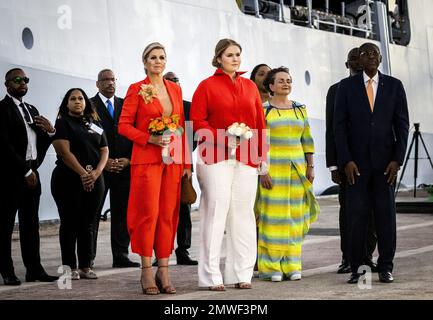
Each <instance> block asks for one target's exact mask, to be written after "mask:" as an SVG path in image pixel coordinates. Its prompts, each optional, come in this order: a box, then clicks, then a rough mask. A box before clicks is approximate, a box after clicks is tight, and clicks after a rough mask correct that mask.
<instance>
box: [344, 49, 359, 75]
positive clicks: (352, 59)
mask: <svg viewBox="0 0 433 320" xmlns="http://www.w3.org/2000/svg"><path fill="white" fill-rule="evenodd" d="M346 68H347V69H349V72H350V75H351V76H353V75H355V74H357V73H359V72H362V66H361V64H360V63H359V48H358V47H356V48H353V49H351V50H350V51H349V53H348V54H347V61H346Z"/></svg>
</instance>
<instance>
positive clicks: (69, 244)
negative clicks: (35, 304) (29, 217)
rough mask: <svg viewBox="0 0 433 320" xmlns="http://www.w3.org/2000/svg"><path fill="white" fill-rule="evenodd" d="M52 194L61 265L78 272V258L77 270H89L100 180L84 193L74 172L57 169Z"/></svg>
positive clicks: (101, 183)
mask: <svg viewBox="0 0 433 320" xmlns="http://www.w3.org/2000/svg"><path fill="white" fill-rule="evenodd" d="M51 193H52V195H53V198H54V201H55V202H56V205H57V209H58V211H59V216H60V231H59V237H60V249H61V253H62V264H63V265H67V266H69V267H70V268H71V269H77V256H78V267H79V268H80V269H81V268H89V267H90V260H91V258H92V251H93V248H92V247H93V230H94V223H95V219H96V215H97V213H98V210H99V207H100V206H101V202H102V197H103V195H104V178H103V176H102V175H101V176H100V177H99V179H98V180H96V182H95V187H94V189H93V191H91V192H86V191H84V189H83V186H82V183H81V179H80V177H79V176H78V175H77V174H76V173H75V172H72V171H71V170H69V169H65V168H61V167H56V168H55V169H54V171H53V174H52V176H51ZM75 249H77V250H75ZM76 252H77V255H76Z"/></svg>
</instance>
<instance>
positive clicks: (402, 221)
mask: <svg viewBox="0 0 433 320" xmlns="http://www.w3.org/2000/svg"><path fill="white" fill-rule="evenodd" d="M420 196H421V197H422V195H420ZM424 196H425V195H424ZM405 197H406V198H408V197H410V194H406V193H405V194H403V195H401V196H399V198H405ZM319 203H320V207H321V214H320V216H319V219H318V221H317V222H315V223H314V224H313V225H312V226H311V230H310V232H309V234H308V236H307V237H306V238H305V242H304V245H303V253H302V261H303V271H302V280H300V281H282V282H269V281H262V280H259V279H256V278H254V279H253V282H252V285H253V288H252V289H251V290H240V289H235V288H234V287H230V286H229V287H228V288H227V291H225V292H212V291H209V290H206V289H200V288H199V287H198V279H197V266H177V265H176V258H175V255H174V254H173V255H172V257H171V258H170V265H171V266H170V274H171V279H172V283H173V285H174V286H175V287H176V289H177V294H175V295H166V294H159V295H157V296H147V295H143V294H142V292H141V287H140V272H141V270H140V269H139V268H119V269H114V268H112V267H111V264H112V258H111V249H110V235H109V230H110V221H109V220H108V221H106V222H104V221H101V223H100V231H99V238H98V253H97V258H96V260H95V266H94V271H95V272H96V273H97V275H98V277H99V278H98V279H97V280H84V279H81V280H79V281H71V282H70V283H69V282H62V283H58V282H54V283H39V282H35V283H26V282H25V268H24V266H23V263H22V259H21V252H20V244H19V241H18V240H17V236H16V234H14V239H15V240H14V241H13V244H12V249H13V260H14V265H15V271H16V274H17V276H18V277H19V278H20V279H21V281H22V282H23V283H22V285H21V286H17V287H10V286H4V285H3V282H0V300H52V299H55V300H178V301H179V300H184V301H194V300H244V301H248V300H251V301H252V300H256V301H257V300H261V301H265V300H304V299H306V300H364V299H366V300H394V299H398V300H412V299H416V300H433V213H431V214H415V213H413V214H397V228H398V231H397V252H396V256H395V260H394V265H395V267H394V272H393V275H394V279H395V280H394V282H393V283H391V284H383V283H380V282H379V281H378V276H377V274H374V273H373V274H371V283H370V282H369V281H367V282H366V283H364V284H361V285H356V284H355V285H353V284H347V283H346V280H347V279H348V277H349V274H337V272H336V271H337V266H338V265H339V263H340V261H341V252H340V237H339V229H338V209H339V204H338V200H337V197H336V196H328V197H320V198H319ZM192 220H193V233H192V248H191V250H190V254H191V257H193V258H195V259H196V258H197V256H198V242H199V234H198V231H199V230H198V228H199V216H198V211H193V213H192ZM41 258H42V264H43V266H44V267H45V269H46V270H47V272H48V273H49V274H53V275H59V276H61V275H62V273H58V269H59V266H60V265H61V258H60V245H59V239H58V224H56V223H54V224H42V225H41ZM376 258H377V251H376V252H375V259H376ZM130 259H131V260H133V261H140V258H139V256H137V255H136V254H130ZM154 269H155V270H156V268H154ZM367 280H368V279H367ZM66 283H69V284H70V287H69V288H68V287H67V285H65V284H66ZM179 303H180V301H179ZM179 319H180V318H179Z"/></svg>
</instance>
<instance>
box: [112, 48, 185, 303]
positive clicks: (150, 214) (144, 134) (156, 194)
mask: <svg viewBox="0 0 433 320" xmlns="http://www.w3.org/2000/svg"><path fill="white" fill-rule="evenodd" d="M142 59H143V64H144V68H145V71H146V74H147V77H146V79H144V80H143V81H140V82H137V83H134V84H132V85H131V86H130V87H129V89H128V92H127V94H126V98H125V101H124V103H123V109H122V113H121V115H120V120H119V133H120V134H122V135H124V136H125V137H127V138H128V139H130V140H131V141H132V142H133V149H132V159H131V188H130V195H129V202H128V215H127V216H128V219H127V220H128V231H129V234H130V237H131V248H132V251H133V252H134V253H137V254H139V255H140V256H141V260H142V274H141V286H142V289H143V293H144V294H151V295H154V294H158V293H160V292H162V293H176V289H175V288H174V287H173V285H171V283H170V279H169V274H168V258H169V257H170V254H171V252H172V251H173V242H174V237H175V232H176V229H177V223H178V212H179V204H180V185H181V184H180V181H181V177H182V175H188V177H191V165H190V162H189V161H186V159H185V155H187V154H188V152H187V151H185V150H184V147H187V146H186V144H185V140H184V136H183V137H182V138H175V141H174V142H172V144H177V145H179V144H180V145H182V148H181V149H182V152H181V153H180V154H181V156H180V157H179V156H178V157H176V156H174V157H173V160H174V161H173V162H172V163H171V164H167V163H165V162H164V161H163V159H162V147H164V146H166V145H167V142H165V140H163V138H162V136H155V135H150V134H149V133H148V127H149V123H150V121H151V119H153V118H157V117H161V116H163V115H164V116H171V115H179V117H180V125H181V126H182V127H183V128H184V127H185V118H184V114H183V102H182V91H181V89H180V86H178V85H176V84H174V83H172V82H170V81H166V80H164V78H163V72H164V69H165V65H166V53H165V49H164V46H163V45H161V44H160V43H157V42H154V43H151V44H149V45H148V46H147V47H146V48H145V49H144V52H143V56H142ZM143 85H145V86H146V85H152V86H153V88H152V90H151V92H150V93H149V94H147V95H146V94H143V93H142V92H143V90H142V87H143ZM177 155H179V153H177ZM186 162H187V163H186ZM153 250H155V255H156V258H157V259H158V271H157V273H156V275H155V279H154V278H153V274H152V262H151V259H152V251H153Z"/></svg>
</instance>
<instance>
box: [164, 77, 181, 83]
mask: <svg viewBox="0 0 433 320" xmlns="http://www.w3.org/2000/svg"><path fill="white" fill-rule="evenodd" d="M166 79H167V80H168V81H171V82H174V83H178V82H179V78H166Z"/></svg>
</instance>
